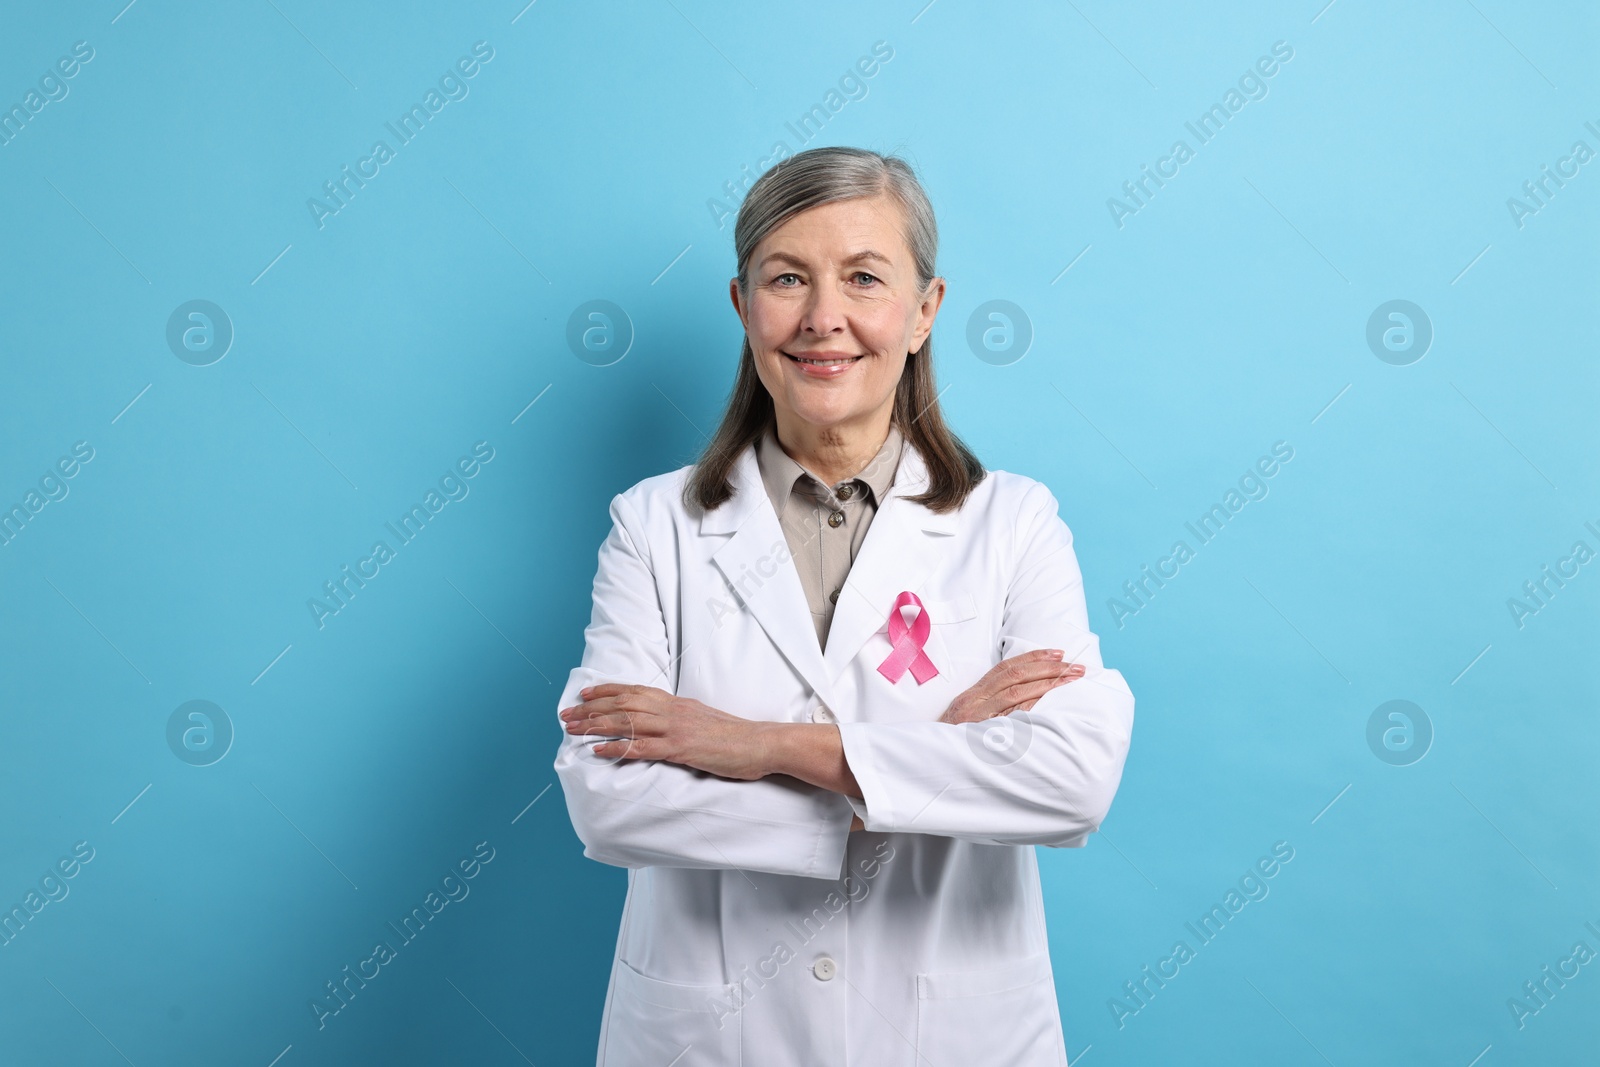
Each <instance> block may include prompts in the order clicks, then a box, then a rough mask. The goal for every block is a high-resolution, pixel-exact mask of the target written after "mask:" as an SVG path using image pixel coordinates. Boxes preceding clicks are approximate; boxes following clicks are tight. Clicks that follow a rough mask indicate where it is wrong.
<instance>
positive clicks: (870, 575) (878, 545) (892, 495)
mask: <svg viewBox="0 0 1600 1067" xmlns="http://www.w3.org/2000/svg"><path fill="white" fill-rule="evenodd" d="M927 487H928V471H927V466H926V464H925V463H924V461H923V459H922V454H921V452H919V451H918V450H917V448H916V446H915V445H913V444H912V443H911V441H910V440H909V439H908V440H907V441H906V443H905V449H904V451H903V452H902V453H901V457H900V467H899V469H898V470H897V471H896V472H895V479H894V484H893V485H892V486H890V487H889V491H888V492H887V493H885V494H884V499H883V500H882V501H880V502H879V505H878V510H877V512H876V513H875V514H874V515H873V517H872V525H871V526H869V527H867V536H866V540H864V541H863V542H862V543H861V549H860V551H859V552H858V553H857V554H856V558H855V561H854V562H853V563H852V564H851V565H850V573H849V575H848V576H846V578H845V583H844V588H843V590H842V591H841V592H840V593H839V600H838V603H837V604H835V605H834V613H833V622H832V623H831V624H830V626H829V628H828V648H827V652H826V654H825V656H824V665H825V666H826V668H827V672H828V680H829V681H830V682H832V681H833V680H834V679H836V678H838V677H839V675H840V674H841V673H842V672H843V671H844V669H845V667H847V666H849V664H850V663H851V662H852V661H853V660H854V659H855V658H856V657H857V656H858V655H859V654H860V653H861V649H862V646H863V645H865V644H866V642H867V639H868V638H869V637H871V636H872V635H873V634H874V633H876V632H877V631H879V630H884V629H887V627H888V624H889V609H890V608H891V607H893V606H894V601H895V597H897V596H899V595H900V594H901V593H902V592H904V591H905V590H910V591H911V592H913V593H917V594H918V595H919V596H921V594H922V590H923V588H924V584H923V583H924V582H925V581H926V580H927V578H928V576H929V575H931V574H932V573H933V572H934V571H935V570H936V569H937V568H938V566H939V564H940V563H941V562H943V560H944V559H945V557H946V555H947V554H948V553H949V549H950V545H951V543H952V542H953V541H954V538H953V537H952V536H950V535H952V534H954V533H955V532H956V528H957V525H958V524H959V513H957V512H953V511H952V512H945V513H944V514H939V513H938V512H935V511H933V510H931V509H930V508H928V507H927V506H926V505H923V504H918V503H916V502H914V501H912V500H909V499H907V498H908V497H912V496H916V495H917V494H918V493H921V492H923V491H924V490H926V489H927ZM807 610H808V611H809V608H808V609H807ZM908 614H910V615H911V616H912V618H913V619H914V618H915V615H914V613H908ZM813 643H815V639H814V638H813ZM873 666H874V667H876V666H877V664H873ZM906 680H907V681H908V682H910V684H913V685H914V684H916V683H915V681H914V680H913V679H910V678H909V677H907V679H906Z"/></svg>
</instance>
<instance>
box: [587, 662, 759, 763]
mask: <svg viewBox="0 0 1600 1067" xmlns="http://www.w3.org/2000/svg"><path fill="white" fill-rule="evenodd" d="M579 696H580V697H581V698H582V699H583V701H584V702H583V703H582V704H579V705H576V706H574V707H570V708H562V709H561V713H560V715H561V719H562V721H563V722H564V723H565V725H566V729H567V732H568V733H571V734H599V735H601V736H603V737H620V738H623V739H624V740H620V741H606V742H603V743H601V744H598V745H595V746H594V748H593V749H592V751H593V752H594V754H595V755H596V756H600V757H602V758H606V759H651V760H666V761H667V762H669V763H678V764H682V765H683V766H685V767H695V768H698V769H699V770H702V771H708V772H710V773H711V774H715V775H718V776H719V777H722V778H733V779H737V780H740V781H754V780H755V779H757V778H761V777H763V776H765V775H766V773H767V771H766V769H765V768H764V766H763V764H764V762H765V760H764V756H765V752H764V743H763V742H764V737H765V735H764V734H762V733H761V730H760V727H761V726H762V725H763V724H762V723H758V722H754V721H752V720H750V719H741V718H740V717H739V716H737V715H730V714H728V713H727V712H725V711H718V710H717V709H716V708H713V707H711V706H709V705H707V704H702V703H701V702H700V701H698V700H691V699H689V698H687V697H677V696H673V695H672V694H671V693H668V692H666V691H665V690H662V689H657V688H655V687H653V686H648V685H621V684H619V683H615V682H606V683H604V684H601V685H594V686H590V687H589V688H588V689H585V690H583V691H582V692H581V693H579Z"/></svg>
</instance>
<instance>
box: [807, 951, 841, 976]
mask: <svg viewBox="0 0 1600 1067" xmlns="http://www.w3.org/2000/svg"><path fill="white" fill-rule="evenodd" d="M836 969H837V965H836V964H835V963H834V962H833V960H832V959H831V958H830V957H828V956H824V957H822V958H821V959H820V960H818V961H817V962H816V963H813V964H812V965H811V973H812V974H814V975H816V976H817V977H818V978H820V979H822V980H823V981H824V982H826V981H827V980H828V979H830V978H832V977H833V975H834V972H835V970H836Z"/></svg>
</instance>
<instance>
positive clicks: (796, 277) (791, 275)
mask: <svg viewBox="0 0 1600 1067" xmlns="http://www.w3.org/2000/svg"><path fill="white" fill-rule="evenodd" d="M799 277H800V275H798V274H792V273H791V274H780V275H778V276H777V277H776V278H774V279H772V280H773V281H774V282H781V281H783V279H785V278H795V279H798V278H799ZM778 288H780V289H791V288H793V286H789V285H780V286H778Z"/></svg>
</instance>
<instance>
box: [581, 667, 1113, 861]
mask: <svg viewBox="0 0 1600 1067" xmlns="http://www.w3.org/2000/svg"><path fill="white" fill-rule="evenodd" d="M1063 655H1064V652H1063V650H1062V649H1041V650H1038V651H1035V652H1031V653H1025V654H1024V655H1021V656H1017V657H1014V658H1012V659H1009V660H1006V661H1004V662H1003V663H1001V664H998V665H996V667H995V668H994V669H992V670H991V671H990V672H989V673H988V674H987V675H985V676H984V678H983V679H981V680H980V681H979V682H978V683H977V684H976V685H974V686H973V687H972V688H970V689H968V690H967V691H966V692H965V693H963V694H962V695H961V696H960V697H958V698H956V700H954V701H952V702H951V705H950V707H949V708H948V709H946V711H945V713H944V715H943V716H942V717H941V718H940V719H939V721H940V722H944V723H949V724H951V725H957V724H960V723H963V722H978V721H981V720H983V719H986V718H989V717H991V716H993V715H1003V714H1006V713H1008V712H1010V711H1012V710H1015V709H1020V710H1027V709H1028V708H1031V707H1032V706H1033V705H1034V703H1036V702H1037V701H1038V699H1039V698H1040V697H1041V696H1043V695H1044V694H1045V693H1046V692H1047V691H1049V690H1050V689H1051V688H1054V687H1055V686H1056V685H1064V684H1066V683H1067V682H1071V681H1076V680H1077V679H1079V678H1081V677H1083V674H1084V668H1083V665H1082V664H1078V663H1068V662H1065V661H1064V660H1063V659H1062V657H1063ZM578 696H579V697H581V698H582V700H583V703H582V704H579V705H575V706H573V707H570V708H562V709H561V712H560V717H561V721H562V723H563V724H564V725H565V728H566V731H567V733H569V734H578V735H585V734H599V735H602V736H605V737H611V738H618V740H611V741H604V742H602V743H600V744H597V745H595V746H594V747H593V748H592V749H591V751H592V752H593V754H594V755H595V756H596V757H599V758H601V759H608V760H609V759H618V760H623V759H645V760H665V761H667V762H668V763H676V764H679V765H681V766H684V767H693V768H696V769H697V770H702V771H706V772H708V773H710V774H714V775H717V776H718V777H719V778H732V779H736V780H740V781H754V780H756V779H759V778H765V777H767V776H768V775H773V774H787V775H789V776H790V777H792V778H798V779H799V780H800V781H802V782H806V783H807V784H809V785H814V786H817V787H818V788H821V789H826V790H829V791H830V792H834V793H841V794H843V795H844V796H846V797H851V798H854V799H856V800H860V799H862V791H861V785H860V783H859V782H857V781H856V776H855V774H854V773H852V772H851V770H850V762H849V760H848V759H847V758H846V756H845V747H844V739H843V737H842V735H841V734H840V731H839V727H837V726H834V725H831V724H829V723H804V722H761V721H756V720H752V719H744V718H740V717H739V716H737V715H732V714H729V713H728V712H725V711H719V710H718V709H716V708H713V707H711V706H709V705H707V704H704V703H702V702H700V701H698V700H694V699H690V698H687V697H677V696H673V695H672V694H670V693H668V692H666V691H665V690H662V689H657V688H655V687H653V686H644V685H623V684H620V683H616V682H608V683H605V684H602V685H591V686H588V687H586V688H584V689H581V690H579V691H578ZM850 829H851V830H860V829H864V826H863V824H862V821H861V817H860V816H859V815H853V816H852V817H851V823H850Z"/></svg>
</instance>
